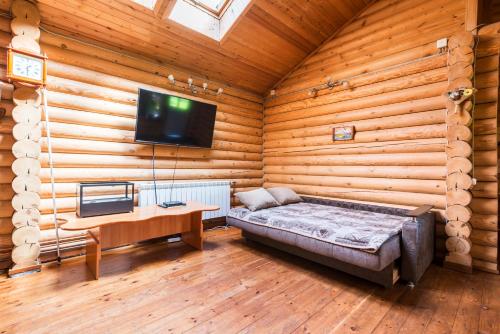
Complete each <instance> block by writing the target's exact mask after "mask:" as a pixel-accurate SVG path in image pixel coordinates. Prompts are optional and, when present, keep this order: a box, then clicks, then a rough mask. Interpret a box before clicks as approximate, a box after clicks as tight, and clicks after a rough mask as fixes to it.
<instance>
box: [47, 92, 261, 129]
mask: <svg viewBox="0 0 500 334" xmlns="http://www.w3.org/2000/svg"><path fill="white" fill-rule="evenodd" d="M47 100H48V103H49V105H50V106H52V107H59V108H64V109H70V110H81V111H89V112H93V113H99V114H105V115H114V116H121V117H128V118H135V116H136V114H137V107H136V106H131V105H128V104H123V103H116V102H111V101H103V100H98V99H93V98H88V97H83V96H76V95H70V94H64V93H59V92H53V91H49V92H48V94H47ZM216 120H218V121H221V122H228V123H235V124H238V125H244V126H250V127H254V128H262V121H261V120H257V119H254V118H250V117H244V116H240V115H232V114H230V113H227V112H223V111H217V113H216Z"/></svg>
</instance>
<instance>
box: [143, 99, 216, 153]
mask: <svg viewBox="0 0 500 334" xmlns="http://www.w3.org/2000/svg"><path fill="white" fill-rule="evenodd" d="M216 110H217V106H216V105H213V104H208V103H203V102H199V101H195V100H191V99H186V98H182V97H178V96H174V95H168V94H162V93H158V92H152V91H149V90H145V89H139V98H138V101H137V120H136V126H135V140H136V141H138V142H148V143H153V144H167V145H168V144H170V145H180V146H194V147H205V148H207V147H208V148H210V147H212V139H213V134H214V124H215V113H216Z"/></svg>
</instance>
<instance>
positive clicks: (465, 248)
mask: <svg viewBox="0 0 500 334" xmlns="http://www.w3.org/2000/svg"><path fill="white" fill-rule="evenodd" d="M471 248H472V243H471V241H470V240H469V239H467V238H460V237H449V238H448V239H446V249H447V250H448V251H449V252H451V253H458V254H460V255H466V254H469V253H470V250H471Z"/></svg>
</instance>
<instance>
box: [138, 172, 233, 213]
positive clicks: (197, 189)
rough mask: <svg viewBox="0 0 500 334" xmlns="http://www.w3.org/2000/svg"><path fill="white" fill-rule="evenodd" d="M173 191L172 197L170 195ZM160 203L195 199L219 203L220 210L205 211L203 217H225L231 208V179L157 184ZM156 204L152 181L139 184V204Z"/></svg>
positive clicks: (210, 203)
mask: <svg viewBox="0 0 500 334" xmlns="http://www.w3.org/2000/svg"><path fill="white" fill-rule="evenodd" d="M170 191H172V197H170ZM156 193H157V195H158V204H160V203H163V202H167V201H181V202H184V203H185V202H189V201H195V202H200V203H203V204H208V205H217V206H219V207H220V210H217V211H207V212H203V219H209V218H217V217H225V216H226V215H227V213H228V211H229V209H230V200H231V183H230V181H207V182H182V183H181V182H175V183H174V184H173V185H172V184H170V183H162V184H157V185H156ZM153 204H155V190H154V185H153V184H152V183H147V184H140V185H139V206H147V205H153Z"/></svg>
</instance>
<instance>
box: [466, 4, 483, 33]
mask: <svg viewBox="0 0 500 334" xmlns="http://www.w3.org/2000/svg"><path fill="white" fill-rule="evenodd" d="M479 2H480V0H465V30H466V31H470V32H472V33H473V34H474V35H476V34H477V30H476V27H477V25H478V24H479V22H478V11H479V5H480V4H479Z"/></svg>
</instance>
